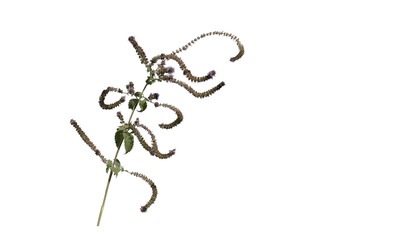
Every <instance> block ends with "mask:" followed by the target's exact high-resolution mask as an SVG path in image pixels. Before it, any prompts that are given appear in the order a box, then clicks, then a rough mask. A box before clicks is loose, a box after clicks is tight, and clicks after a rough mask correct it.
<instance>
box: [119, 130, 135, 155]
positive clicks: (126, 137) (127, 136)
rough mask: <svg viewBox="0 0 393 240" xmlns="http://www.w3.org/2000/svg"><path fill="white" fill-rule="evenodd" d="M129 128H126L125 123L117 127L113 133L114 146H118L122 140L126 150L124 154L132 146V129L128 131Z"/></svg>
mask: <svg viewBox="0 0 393 240" xmlns="http://www.w3.org/2000/svg"><path fill="white" fill-rule="evenodd" d="M129 130H130V128H128V126H127V125H123V126H121V127H119V128H118V129H117V131H116V134H115V142H116V147H117V148H120V146H121V144H122V143H123V141H124V147H125V150H126V153H125V154H127V153H128V152H130V151H131V149H132V147H133V146H134V136H133V135H132V131H131V133H130V132H128V131H129Z"/></svg>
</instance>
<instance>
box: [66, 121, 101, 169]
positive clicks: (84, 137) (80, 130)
mask: <svg viewBox="0 0 393 240" xmlns="http://www.w3.org/2000/svg"><path fill="white" fill-rule="evenodd" d="M70 123H71V125H72V126H73V127H74V128H75V129H76V131H77V132H78V134H79V136H80V137H81V138H82V140H83V141H84V142H85V143H86V144H87V145H88V146H89V147H90V148H91V150H93V152H94V153H95V154H96V155H98V156H99V157H100V158H101V161H103V162H104V163H106V162H107V159H106V158H105V157H104V156H103V155H102V154H101V152H100V150H98V149H97V147H96V146H95V145H94V143H93V142H92V141H90V139H89V137H87V135H86V133H85V132H84V131H83V130H82V128H81V127H79V125H78V123H77V122H76V121H75V120H74V119H71V122H70Z"/></svg>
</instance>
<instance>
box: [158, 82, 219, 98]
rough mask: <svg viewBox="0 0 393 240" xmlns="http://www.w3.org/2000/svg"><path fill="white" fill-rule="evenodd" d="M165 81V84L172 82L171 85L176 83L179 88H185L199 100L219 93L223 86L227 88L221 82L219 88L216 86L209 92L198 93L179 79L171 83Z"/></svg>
mask: <svg viewBox="0 0 393 240" xmlns="http://www.w3.org/2000/svg"><path fill="white" fill-rule="evenodd" d="M163 81H165V82H171V83H176V84H177V85H179V86H181V87H183V88H185V89H186V90H187V91H188V92H189V93H191V94H192V95H193V96H194V97H197V98H205V97H209V96H210V95H212V94H213V93H215V92H217V91H218V90H220V89H221V88H222V87H223V86H225V83H224V82H221V83H219V84H218V85H217V86H215V87H213V88H211V89H209V90H207V91H204V92H197V91H195V90H194V89H193V88H192V87H191V86H189V85H188V84H186V83H184V82H182V81H179V80H177V79H173V80H171V81H169V80H163Z"/></svg>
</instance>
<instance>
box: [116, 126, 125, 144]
mask: <svg viewBox="0 0 393 240" xmlns="http://www.w3.org/2000/svg"><path fill="white" fill-rule="evenodd" d="M115 142H116V147H117V148H119V147H120V146H121V143H122V142H123V130H122V129H119V130H117V132H116V134H115Z"/></svg>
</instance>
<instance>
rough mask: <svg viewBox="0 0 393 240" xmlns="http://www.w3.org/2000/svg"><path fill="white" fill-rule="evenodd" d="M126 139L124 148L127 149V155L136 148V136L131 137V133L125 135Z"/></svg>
mask: <svg viewBox="0 0 393 240" xmlns="http://www.w3.org/2000/svg"><path fill="white" fill-rule="evenodd" d="M123 137H124V147H125V148H126V154H127V153H128V152H129V151H131V149H132V147H133V146H134V136H132V135H131V133H129V132H125V133H123Z"/></svg>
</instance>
